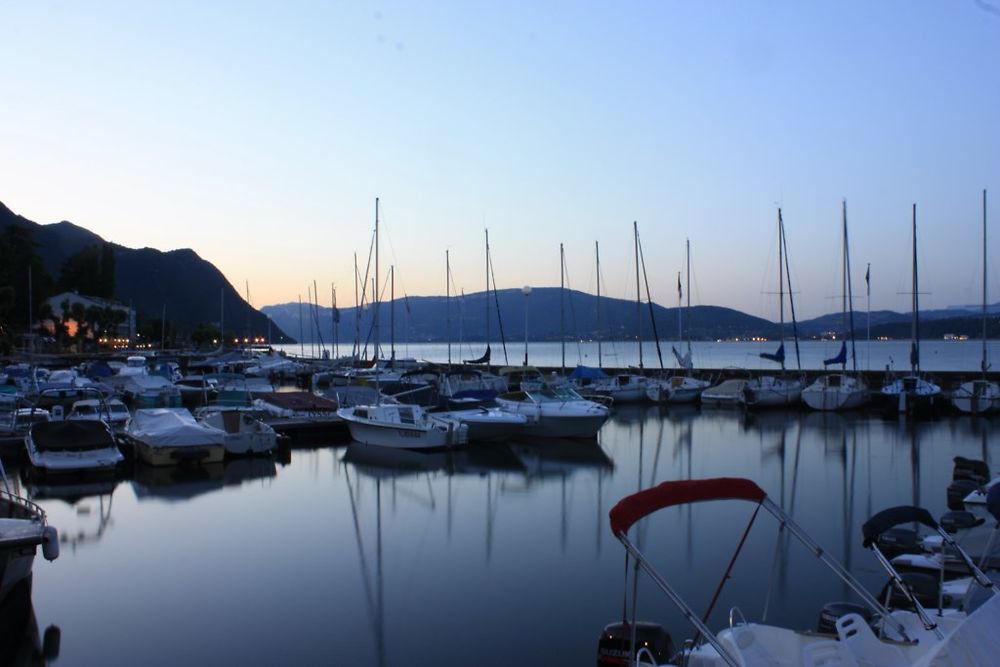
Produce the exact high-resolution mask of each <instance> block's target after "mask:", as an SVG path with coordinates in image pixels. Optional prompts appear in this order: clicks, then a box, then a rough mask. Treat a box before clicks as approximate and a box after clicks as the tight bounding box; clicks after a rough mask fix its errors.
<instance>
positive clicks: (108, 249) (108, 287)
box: [95, 243, 115, 299]
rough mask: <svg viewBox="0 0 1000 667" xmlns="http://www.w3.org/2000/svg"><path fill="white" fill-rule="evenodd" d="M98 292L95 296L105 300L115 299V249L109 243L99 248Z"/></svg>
mask: <svg viewBox="0 0 1000 667" xmlns="http://www.w3.org/2000/svg"><path fill="white" fill-rule="evenodd" d="M99 287H100V290H99V291H98V292H97V293H96V294H95V296H99V297H102V298H105V299H113V298H115V247H114V245H112V244H110V243H105V244H104V245H103V246H101V271H100V286H99Z"/></svg>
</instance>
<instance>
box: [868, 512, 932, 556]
mask: <svg viewBox="0 0 1000 667" xmlns="http://www.w3.org/2000/svg"><path fill="white" fill-rule="evenodd" d="M914 522H915V523H922V524H924V525H925V526H927V527H928V528H931V529H933V530H937V529H938V524H937V521H935V520H934V518H933V517H932V516H931V513H930V512H928V511H927V510H925V509H924V508H922V507H913V506H912V505H900V506H899V507H890V508H889V509H887V510H882V511H881V512H879V513H878V514H876V515H875V516H873V517H872V518H870V519H868V521H865V525H863V526H861V533H862V535H864V538H865V541H864V546H865V548H866V549H867V548H869V547H871V546H872V545H873V544H875V542H876V541H877V540H878V538H879V536H880V535H881V534H882V533H884V532H885V531H887V530H889V529H890V528H892V527H894V526H898V525H899V524H901V523H914Z"/></svg>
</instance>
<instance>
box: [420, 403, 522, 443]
mask: <svg viewBox="0 0 1000 667" xmlns="http://www.w3.org/2000/svg"><path fill="white" fill-rule="evenodd" d="M433 414H434V415H435V416H436V417H444V418H445V419H453V420H455V421H457V422H459V423H461V424H465V425H466V426H467V427H468V428H469V441H470V442H489V441H492V442H497V441H503V440H507V439H509V438H511V437H514V436H516V435H518V434H519V433H521V432H522V431H523V430H524V428H525V426H527V424H528V417H527V416H525V415H523V414H519V413H516V412H508V411H506V410H501V409H500V408H496V407H494V408H485V407H480V408H471V409H469V410H448V411H447V412H435V413H433Z"/></svg>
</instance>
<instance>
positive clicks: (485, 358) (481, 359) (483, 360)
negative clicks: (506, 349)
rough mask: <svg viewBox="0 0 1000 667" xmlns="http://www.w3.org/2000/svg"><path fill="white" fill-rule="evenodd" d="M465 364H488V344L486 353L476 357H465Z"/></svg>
mask: <svg viewBox="0 0 1000 667" xmlns="http://www.w3.org/2000/svg"><path fill="white" fill-rule="evenodd" d="M465 363H467V364H488V363H490V346H489V345H487V346H486V353H485V354H483V356H481V357H479V358H478V359H466V360H465Z"/></svg>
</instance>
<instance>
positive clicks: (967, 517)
mask: <svg viewBox="0 0 1000 667" xmlns="http://www.w3.org/2000/svg"><path fill="white" fill-rule="evenodd" d="M985 522H986V519H982V518H979V517H977V516H976V515H975V514H973V513H972V512H967V511H965V510H959V511H951V512H945V513H944V514H942V515H941V518H940V519H939V520H938V523H940V524H941V527H942V528H944V529H945V530H946V531H947V532H949V533H951V534H952V535H954V534H955V533H957V532H958V531H960V530H965V529H967V528H975V527H976V526H979V525H982V524H983V523H985Z"/></svg>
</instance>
